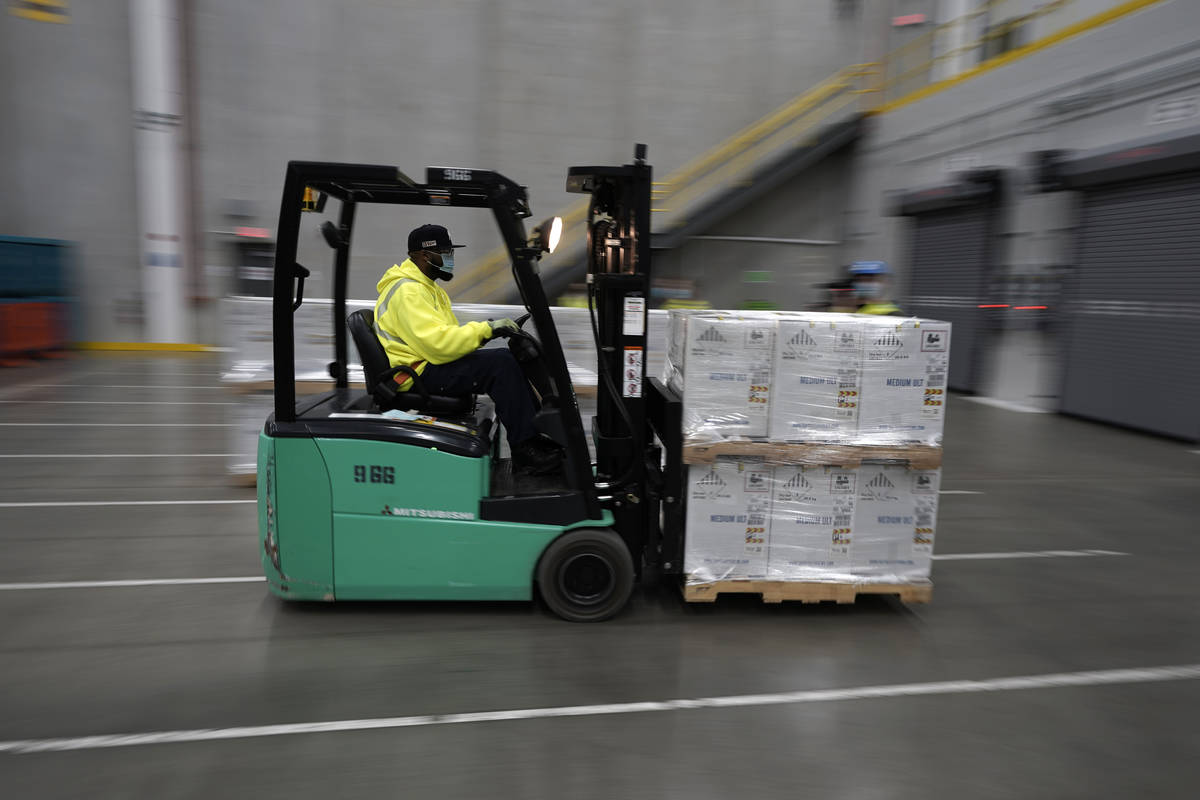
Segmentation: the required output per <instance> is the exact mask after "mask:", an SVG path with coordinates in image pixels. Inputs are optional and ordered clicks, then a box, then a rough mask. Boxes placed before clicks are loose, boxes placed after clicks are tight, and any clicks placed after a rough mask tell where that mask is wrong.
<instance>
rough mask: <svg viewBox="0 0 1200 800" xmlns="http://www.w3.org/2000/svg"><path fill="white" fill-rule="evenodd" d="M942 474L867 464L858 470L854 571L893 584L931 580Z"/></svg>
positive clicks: (853, 546) (853, 548) (936, 471)
mask: <svg viewBox="0 0 1200 800" xmlns="http://www.w3.org/2000/svg"><path fill="white" fill-rule="evenodd" d="M940 480H941V470H910V469H908V468H907V467H900V466H884V465H877V464H863V465H862V466H861V467H859V470H858V496H857V500H856V503H855V509H854V525H853V528H854V541H853V545H852V546H851V568H852V571H853V572H854V573H855V574H856V575H861V576H868V577H871V578H873V579H875V580H879V581H884V582H889V581H897V582H910V581H914V580H924V579H927V578H928V577H929V569H930V563H931V558H932V556H933V539H934V530H935V528H936V526H937V501H938V485H939V483H940Z"/></svg>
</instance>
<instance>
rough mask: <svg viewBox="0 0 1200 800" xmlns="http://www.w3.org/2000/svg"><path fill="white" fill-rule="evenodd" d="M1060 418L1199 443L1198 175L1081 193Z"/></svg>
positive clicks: (1199, 210) (1067, 314) (1199, 217)
mask: <svg viewBox="0 0 1200 800" xmlns="http://www.w3.org/2000/svg"><path fill="white" fill-rule="evenodd" d="M1082 212H1083V213H1082V218H1081V224H1080V232H1079V245H1078V248H1079V249H1078V253H1079V255H1078V265H1077V269H1076V274H1075V276H1074V277H1073V279H1072V281H1071V286H1070V289H1069V291H1070V294H1069V300H1068V302H1067V304H1066V308H1065V320H1064V331H1065V334H1066V336H1065V339H1066V342H1065V353H1064V355H1065V365H1064V375H1063V393H1062V410H1063V411H1065V412H1067V413H1070V414H1079V415H1081V416H1085V417H1090V418H1093V419H1098V420H1103V421H1106V422H1113V423H1117V424H1120V425H1128V426H1131V427H1135V428H1140V429H1143V430H1147V431H1153V432H1155V433H1162V434H1167V435H1170V436H1178V437H1181V438H1185V439H1189V440H1196V439H1200V354H1198V353H1197V350H1196V348H1197V345H1200V172H1189V173H1183V174H1180V175H1168V176H1164V177H1160V178H1151V179H1144V180H1137V181H1129V182H1125V183H1115V184H1109V185H1102V186H1097V187H1095V188H1092V189H1088V190H1086V191H1085V192H1084V194H1083V209H1082Z"/></svg>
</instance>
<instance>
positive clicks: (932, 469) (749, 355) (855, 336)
mask: <svg viewBox="0 0 1200 800" xmlns="http://www.w3.org/2000/svg"><path fill="white" fill-rule="evenodd" d="M668 333H669V346H668V353H667V369H666V373H665V375H664V377H665V379H666V382H667V383H668V385H670V386H671V387H672V388H674V389H675V390H676V391H678V392H680V393H681V395H682V398H683V426H684V437H685V441H686V442H688V443H689V445H686V446H685V461H691V462H700V461H703V462H706V463H691V464H690V466H689V467H688V487H687V502H688V508H687V514H686V531H685V541H686V544H685V557H684V562H685V563H684V570H685V572H686V573H687V574H688V580H689V582H693V583H704V582H713V581H723V580H768V581H803V582H808V581H823V582H843V583H863V582H875V583H913V582H921V581H927V580H928V578H929V572H930V561H931V557H932V553H933V538H934V531H935V528H936V518H937V498H938V494H937V493H938V485H939V482H940V472H941V471H940V469H939V468H938V467H939V466H940V447H941V442H942V429H943V421H944V412H945V405H944V401H945V394H944V392H945V386H946V371H947V367H948V364H949V348H950V325H949V324H948V323H943V322H936V321H932V320H919V319H901V318H895V317H869V316H856V315H842V314H804V313H778V314H762V313H751V314H747V313H738V312H690V313H675V312H672V315H671V319H670V321H669V323H668ZM764 364H767V365H769V369H768V370H767V371H766V373H765V374H764V373H763V370H762V365H764ZM751 374H753V375H754V380H753V381H751V380H750V379H749V376H750V375H751ZM743 375H744V376H746V377H745V380H739V378H741V376H743ZM731 377H732V379H730V378H731ZM760 398H762V399H765V402H756V400H759V399H760ZM722 452H726V453H728V455H721V453H722ZM689 453H690V454H691V455H692V456H695V455H696V454H697V453H705V454H706V455H705V456H703V457H692V458H689ZM714 453H715V454H716V457H715V458H714V457H713V455H714ZM813 453H816V454H817V455H816V456H813V455H812V454H813ZM764 521H765V525H764V524H763V522H764ZM764 528H765V530H764Z"/></svg>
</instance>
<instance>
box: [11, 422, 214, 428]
mask: <svg viewBox="0 0 1200 800" xmlns="http://www.w3.org/2000/svg"><path fill="white" fill-rule="evenodd" d="M0 426H2V427H5V428H236V427H237V424H236V423H233V422H0Z"/></svg>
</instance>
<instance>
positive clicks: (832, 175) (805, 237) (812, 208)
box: [654, 146, 854, 309]
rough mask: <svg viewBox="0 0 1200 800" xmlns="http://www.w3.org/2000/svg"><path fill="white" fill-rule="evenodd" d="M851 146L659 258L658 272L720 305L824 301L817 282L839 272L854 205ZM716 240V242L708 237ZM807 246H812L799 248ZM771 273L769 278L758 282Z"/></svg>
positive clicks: (799, 304) (795, 305) (794, 304)
mask: <svg viewBox="0 0 1200 800" xmlns="http://www.w3.org/2000/svg"><path fill="white" fill-rule="evenodd" d="M853 154H854V150H853V147H852V146H851V147H847V148H845V149H844V150H842V151H840V152H838V153H835V154H834V155H832V156H829V157H827V158H826V159H824V160H823V161H821V162H819V163H818V164H816V165H815V166H813V167H811V168H809V169H807V170H805V171H803V172H802V173H800V174H799V175H797V176H796V177H795V178H793V179H792V180H790V181H788V182H787V183H786V184H785V185H783V186H782V187H780V188H779V189H777V190H775V191H773V192H771V193H770V194H769V195H767V196H765V197H763V198H761V199H759V200H757V201H755V202H753V203H750V204H749V205H747V206H745V207H744V208H741V209H739V210H738V211H737V212H736V213H733V214H731V215H730V216H728V217H726V218H725V219H723V220H721V221H720V222H718V223H716V224H714V225H712V226H711V227H710V228H709V229H708V230H706V231H705V232H704V234H703V235H702V236H701V237H700V238H693V239H690V240H688V241H687V242H686V243H685V244H684V245H683V246H681V247H678V248H676V249H674V250H671V251H664V252H662V253H661V255H659V254H658V253H656V261H655V266H654V270H655V275H657V276H659V277H665V278H688V279H691V280H692V281H694V283H695V288H696V293H697V296H699V297H703V298H704V299H706V300H708V301H709V302H710V303H711V304H712V305H713V307H716V308H744V307H747V305H748V304H751V303H755V302H762V301H767V302H771V303H773V304H774V305H776V306H777V307H779V308H784V309H799V308H802V307H804V306H805V305H807V304H811V303H816V302H819V301H820V300H821V299H822V298H823V296H824V293H823V292H822V291H820V290H819V289H817V288H816V287H817V284H821V283H825V282H828V281H829V280H831V279H832V277H833V275H834V274H835V273H836V272H837V270H838V268H839V264H840V263H841V262H840V259H841V258H842V250H843V247H842V240H843V238H844V236H845V231H844V217H843V215H842V214H841V213H840V210H841V209H843V208H845V207H846V204H847V202H848V200H849V196H848V195H849V186H848V183H847V181H846V176H847V175H848V174H849V172H850V170H851V167H852V164H853V163H854V161H853V160H854V155H853ZM707 237H716V238H707ZM723 237H750V238H756V239H791V240H796V241H793V242H764V241H734V240H731V239H726V238H723ZM802 242H809V243H802ZM763 271H766V272H769V273H770V275H769V281H767V282H765V283H763V282H759V281H760V280H761V278H762V277H764V276H761V275H752V276H750V277H751V280H750V281H747V273H760V272H763Z"/></svg>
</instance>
